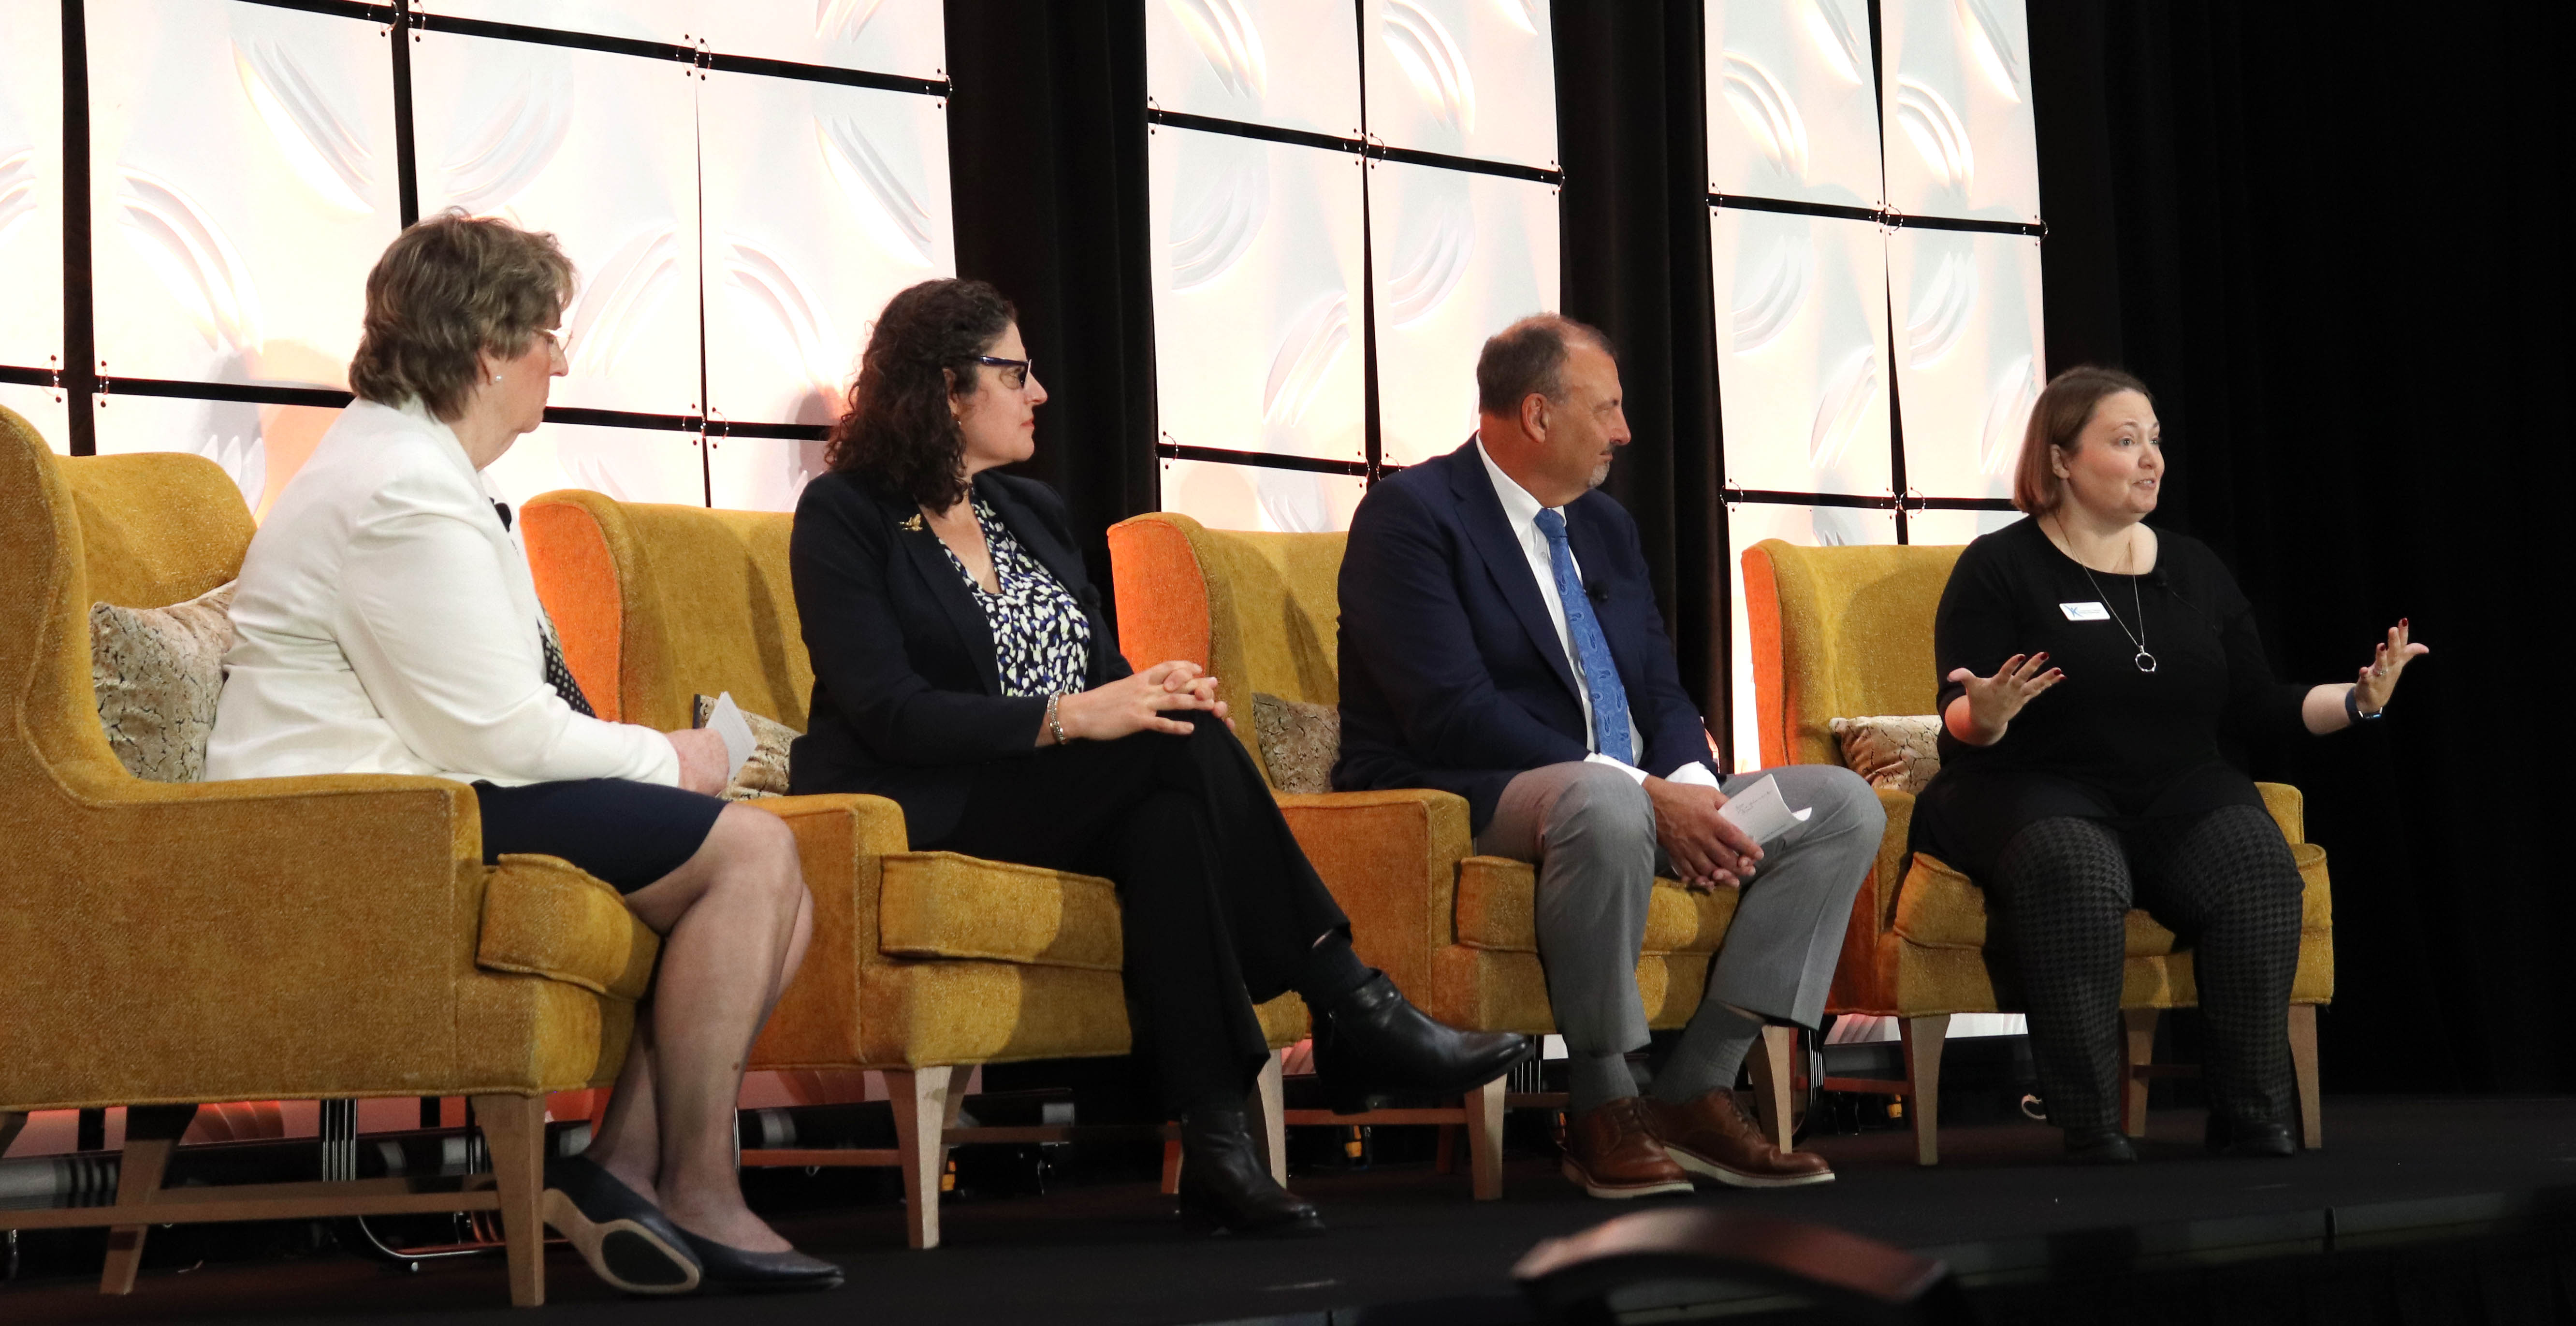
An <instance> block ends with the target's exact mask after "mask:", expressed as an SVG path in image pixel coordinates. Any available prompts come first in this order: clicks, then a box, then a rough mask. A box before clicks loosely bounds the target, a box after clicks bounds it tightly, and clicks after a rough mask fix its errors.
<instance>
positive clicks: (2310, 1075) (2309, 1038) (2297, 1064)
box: [2290, 1004, 2326, 1151]
mask: <svg viewBox="0 0 2576 1326" xmlns="http://www.w3.org/2000/svg"><path fill="white" fill-rule="evenodd" d="M2290 1070H2291V1072H2292V1073H2293V1074H2294V1075H2295V1076H2296V1077H2297V1079H2298V1086H2299V1144H2300V1145H2301V1146H2304V1147H2306V1148H2307V1149H2309V1150H2310V1151H2315V1150H2319V1149H2321V1148H2323V1147H2324V1146H2325V1144H2326V1110H2325V1100H2324V1098H2322V1097H2320V1096H2319V1095H2318V1094H2317V1006H2316V1005H2314V1004H2292V1005H2290Z"/></svg>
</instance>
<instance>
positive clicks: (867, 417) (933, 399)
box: [823, 280, 1019, 511]
mask: <svg viewBox="0 0 2576 1326" xmlns="http://www.w3.org/2000/svg"><path fill="white" fill-rule="evenodd" d="M1018 320H1019V310H1017V309H1015V308H1013V307H1011V301H1009V300H1007V299H1004V298H1003V297H1002V292H1001V291H999V290H996V289H994V288H993V287H992V286H990V285H988V284H986V283H984V282H982V281H969V280H938V281H924V282H922V283H921V284H919V285H916V286H913V287H911V288H910V289H908V290H905V291H904V292H902V293H901V294H898V295H896V296H895V297H894V298H892V299H890V300H887V301H886V306H885V311H884V312H882V313H879V314H878V315H877V323H876V330H875V332H874V333H872V334H871V335H870V336H869V337H868V348H867V352H866V353H865V354H863V355H861V356H860V357H859V377H858V381H856V382H853V383H851V384H850V402H849V409H848V410H847V411H846V412H844V413H843V414H842V415H841V418H840V421H839V422H838V423H835V424H833V425H832V440H831V442H830V444H829V445H828V446H827V447H826V448H825V449H824V452H823V463H824V464H826V465H828V466H830V467H831V468H832V469H834V470H837V471H840V472H841V473H844V474H851V475H856V476H857V477H859V478H861V479H863V480H865V481H867V483H868V484H869V486H871V487H873V488H876V489H877V490H879V491H881V492H883V493H885V494H887V495H888V496H891V497H902V498H908V499H910V500H911V501H913V502H914V503H916V504H918V505H921V506H925V507H928V508H930V509H931V510H933V511H945V510H947V509H948V508H950V507H952V506H955V505H956V504H957V503H958V502H960V501H963V500H964V499H965V497H966V450H965V439H964V438H962V437H960V436H959V435H958V432H957V420H956V417H955V416H954V415H953V414H952V413H950V410H949V404H948V400H949V395H950V387H949V381H950V377H949V374H950V373H953V374H954V375H955V381H956V384H957V385H956V389H955V393H956V394H957V395H959V396H972V395H974V394H975V393H976V391H977V390H979V389H980V386H981V383H982V381H983V374H981V373H979V372H978V371H976V370H977V365H976V363H975V360H976V358H977V356H980V355H982V354H984V353H985V352H986V351H987V350H988V349H989V348H991V346H992V344H993V342H995V341H997V340H1000V339H1001V336H1002V333H1003V332H1005V331H1008V330H1009V329H1010V326H1011V324H1012V323H1013V322H1016V321H1018ZM943 369H945V370H948V372H946V373H943V372H942V371H941V370H943Z"/></svg>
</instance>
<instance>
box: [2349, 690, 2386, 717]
mask: <svg viewBox="0 0 2576 1326" xmlns="http://www.w3.org/2000/svg"><path fill="white" fill-rule="evenodd" d="M2359 694H2361V688H2360V687H2358V686H2355V687H2353V688H2352V689H2350V690H2347V691H2345V692H2344V693H2343V716H2344V717H2346V718H2349V719H2351V720H2352V721H2354V722H2356V723H2376V722H2378V721H2379V720H2380V719H2383V718H2386V717H2388V706H2387V705H2384V704H2383V705H2381V706H2379V707H2378V708H2377V709H2374V710H2372V711H2371V712H2369V713H2366V714H2365V713H2363V712H2361V701H2359V700H2357V699H2354V698H2353V697H2355V696H2357V695H2359Z"/></svg>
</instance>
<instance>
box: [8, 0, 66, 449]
mask: <svg viewBox="0 0 2576 1326" xmlns="http://www.w3.org/2000/svg"><path fill="white" fill-rule="evenodd" d="M62 49H63V38H62V6H61V4H60V3H58V0H0V272H7V273H8V274H9V287H10V289H9V298H8V299H6V300H0V364H15V365H18V366H20V367H23V368H55V367H59V366H60V364H61V355H62V349H63V66H62ZM22 399H24V398H21V397H0V404H7V405H9V407H10V408H12V409H16V410H18V411H19V413H21V414H26V413H27V411H26V410H25V409H23V408H21V407H20V405H19V403H18V402H19V401H20V400H22ZM28 417H29V418H30V419H33V418H34V417H35V416H34V415H32V414H30V415H28ZM40 426H41V425H40ZM46 436H47V438H48V439H50V440H52V441H53V443H54V445H55V447H56V448H57V449H59V448H61V447H63V446H64V445H66V444H65V443H64V441H63V440H62V439H61V438H60V437H59V436H57V435H56V434H54V433H52V432H48V433H47V434H46Z"/></svg>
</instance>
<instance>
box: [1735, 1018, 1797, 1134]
mask: <svg viewBox="0 0 2576 1326" xmlns="http://www.w3.org/2000/svg"><path fill="white" fill-rule="evenodd" d="M1797 1049H1798V1029H1797V1028H1796V1027H1764V1028H1763V1029H1762V1041H1761V1043H1760V1044H1758V1045H1756V1046H1754V1047H1753V1053H1752V1054H1751V1055H1750V1056H1748V1058H1747V1061H1746V1067H1747V1068H1749V1069H1750V1070H1751V1071H1752V1075H1753V1106H1754V1109H1755V1111H1756V1112H1757V1113H1759V1114H1760V1115H1761V1117H1762V1135H1763V1136H1764V1137H1767V1138H1769V1139H1770V1140H1771V1145H1773V1146H1775V1147H1777V1148H1779V1149H1780V1150H1782V1151H1787V1150H1788V1149H1789V1147H1790V1137H1789V1134H1790V1133H1791V1132H1792V1131H1794V1125H1795V1122H1796V1119H1795V1114H1794V1111H1793V1110H1792V1109H1791V1107H1790V1104H1789V1089H1790V1086H1791V1084H1792V1083H1793V1082H1795V1080H1796V1075H1797V1070H1796V1068H1795V1067H1794V1066H1793V1061H1794V1060H1795V1058H1796V1056H1797Z"/></svg>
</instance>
